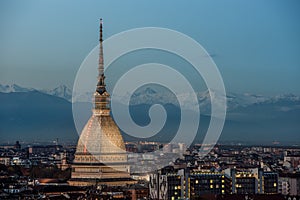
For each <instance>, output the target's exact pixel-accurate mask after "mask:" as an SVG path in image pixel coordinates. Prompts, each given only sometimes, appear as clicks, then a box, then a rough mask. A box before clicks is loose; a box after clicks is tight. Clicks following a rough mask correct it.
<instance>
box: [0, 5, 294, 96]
mask: <svg viewBox="0 0 300 200" xmlns="http://www.w3.org/2000/svg"><path fill="white" fill-rule="evenodd" d="M299 11H300V2H299V1H297V0H280V1H279V0H266V1H261V0H252V1H242V0H241V1H237V0H228V1H211V0H207V1H196V0H195V1H177V0H164V1H162V0H151V1H140V0H136V1H133V0H132V1H130V0H128V1H114V0H111V1H99V0H97V1H86V0H82V1H73V0H65V1H61V0H52V1H46V0H45V1H32V0H28V1H21V0H20V1H16V0H7V1H5V0H3V1H0V30H1V31H0V83H17V84H20V85H23V86H26V87H35V88H53V87H56V86H58V85H60V84H67V85H68V86H72V85H73V81H74V79H75V76H76V72H77V70H78V69H79V66H80V64H81V62H82V61H83V59H84V58H85V57H86V56H87V54H88V53H89V52H90V51H91V50H92V49H93V48H94V47H95V46H96V45H97V44H98V31H99V30H98V29H99V18H101V17H102V18H103V19H104V28H105V29H104V38H107V37H109V36H112V35H113V34H116V33H119V32H121V31H125V30H128V29H131V28H137V27H147V26H155V27H164V28H170V29H174V30H176V31H180V32H182V33H184V34H186V35H188V36H190V37H192V38H194V39H195V40H196V41H198V42H199V43H200V44H201V45H202V46H203V47H204V48H205V49H206V50H207V51H208V52H209V53H210V54H211V55H212V58H213V59H214V61H215V62H216V64H217V66H218V67H219V70H220V72H221V74H222V76H223V79H224V83H225V87H226V88H227V90H228V91H232V92H243V93H244V92H250V93H256V94H257V93H259V94H282V93H295V94H300V86H299V85H300V84H299V78H300V23H299V19H300V12H299Z"/></svg>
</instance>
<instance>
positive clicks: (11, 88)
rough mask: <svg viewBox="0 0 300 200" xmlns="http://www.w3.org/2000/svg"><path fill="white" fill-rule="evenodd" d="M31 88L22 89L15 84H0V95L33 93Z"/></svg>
mask: <svg viewBox="0 0 300 200" xmlns="http://www.w3.org/2000/svg"><path fill="white" fill-rule="evenodd" d="M34 90H35V89H33V88H24V87H21V86H19V85H16V84H11V85H2V84H0V92H2V93H10V92H29V91H34Z"/></svg>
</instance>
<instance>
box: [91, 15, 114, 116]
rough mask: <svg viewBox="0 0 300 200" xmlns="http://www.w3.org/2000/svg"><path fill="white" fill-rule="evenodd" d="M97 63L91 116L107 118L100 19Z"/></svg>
mask: <svg viewBox="0 0 300 200" xmlns="http://www.w3.org/2000/svg"><path fill="white" fill-rule="evenodd" d="M99 42H100V45H99V63H98V83H97V87H96V92H95V93H94V109H93V114H94V115H96V116H109V111H110V109H109V94H108V92H107V91H106V88H105V86H106V85H105V82H104V79H105V76H104V61H103V60H104V59H103V58H104V57H103V44H102V42H103V37H102V19H100V37H99Z"/></svg>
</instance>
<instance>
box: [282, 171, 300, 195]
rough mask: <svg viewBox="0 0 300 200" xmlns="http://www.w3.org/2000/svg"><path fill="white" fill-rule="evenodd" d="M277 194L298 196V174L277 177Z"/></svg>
mask: <svg viewBox="0 0 300 200" xmlns="http://www.w3.org/2000/svg"><path fill="white" fill-rule="evenodd" d="M279 193H281V194H283V195H295V196H296V195H298V196H300V174H299V173H297V174H282V175H280V177H279Z"/></svg>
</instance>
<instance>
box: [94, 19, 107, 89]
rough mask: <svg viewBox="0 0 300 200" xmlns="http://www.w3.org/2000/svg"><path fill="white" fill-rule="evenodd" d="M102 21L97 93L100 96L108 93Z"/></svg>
mask: <svg viewBox="0 0 300 200" xmlns="http://www.w3.org/2000/svg"><path fill="white" fill-rule="evenodd" d="M102 32H103V30H102V19H100V37H99V42H100V45H99V63H98V84H97V89H96V91H97V92H98V93H99V94H103V93H104V92H105V91H106V88H105V83H104V79H105V76H104V61H103V60H104V59H103V44H102V42H103V36H102Z"/></svg>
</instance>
